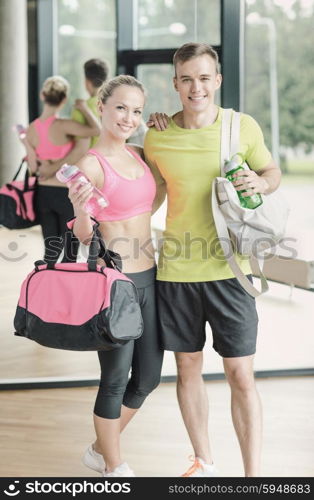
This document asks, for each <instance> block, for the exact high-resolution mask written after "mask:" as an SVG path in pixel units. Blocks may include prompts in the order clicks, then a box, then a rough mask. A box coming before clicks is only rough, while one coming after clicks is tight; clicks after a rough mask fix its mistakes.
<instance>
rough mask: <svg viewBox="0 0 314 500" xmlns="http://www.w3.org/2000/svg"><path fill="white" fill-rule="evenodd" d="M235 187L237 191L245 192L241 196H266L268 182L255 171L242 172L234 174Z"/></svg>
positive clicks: (233, 182)
mask: <svg viewBox="0 0 314 500" xmlns="http://www.w3.org/2000/svg"><path fill="white" fill-rule="evenodd" d="M233 178H234V180H233V181H232V184H233V185H234V187H235V189H236V191H242V190H244V191H245V192H244V193H241V196H252V194H255V193H259V194H264V193H265V192H266V191H267V190H268V188H269V185H268V182H267V181H266V179H263V177H261V176H260V175H258V174H257V173H256V172H254V170H241V171H238V172H236V173H235V174H233Z"/></svg>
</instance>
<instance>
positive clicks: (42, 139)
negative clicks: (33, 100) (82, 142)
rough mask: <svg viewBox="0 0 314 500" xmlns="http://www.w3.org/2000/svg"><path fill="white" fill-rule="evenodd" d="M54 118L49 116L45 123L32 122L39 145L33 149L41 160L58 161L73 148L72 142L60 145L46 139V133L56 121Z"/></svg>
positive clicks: (38, 120) (39, 121)
mask: <svg viewBox="0 0 314 500" xmlns="http://www.w3.org/2000/svg"><path fill="white" fill-rule="evenodd" d="M56 118H57V117H56V116H54V115H53V116H50V117H49V118H46V120H45V121H42V120H40V119H39V118H37V119H36V120H35V121H34V125H35V128H36V131H37V134H38V137H39V144H38V146H37V148H36V149H35V151H36V154H37V156H38V158H39V159H41V160H59V159H60V158H64V157H65V156H66V155H67V154H68V153H69V152H70V151H71V149H72V148H73V146H74V142H73V141H70V142H66V143H65V144H62V145H59V146H58V145H57V144H53V142H51V141H50V140H49V139H48V131H49V128H50V126H51V125H52V123H53V122H54V121H55V120H56Z"/></svg>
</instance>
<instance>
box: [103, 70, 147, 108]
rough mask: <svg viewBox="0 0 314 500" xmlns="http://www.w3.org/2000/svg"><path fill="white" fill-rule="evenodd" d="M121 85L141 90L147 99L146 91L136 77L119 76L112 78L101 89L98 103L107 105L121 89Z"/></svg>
mask: <svg viewBox="0 0 314 500" xmlns="http://www.w3.org/2000/svg"><path fill="white" fill-rule="evenodd" d="M121 85H128V86H129V87H137V88H138V89H140V90H141V91H142V92H143V94H144V97H146V90H145V88H144V86H143V85H142V83H141V82H139V81H138V80H137V79H136V78H134V76H131V75H119V76H115V77H114V78H111V80H108V82H104V83H103V84H102V86H101V87H100V88H99V90H98V93H97V96H98V101H99V102H102V103H103V104H105V102H106V101H107V99H108V98H109V97H111V96H112V94H113V92H114V91H115V89H116V88H118V87H121Z"/></svg>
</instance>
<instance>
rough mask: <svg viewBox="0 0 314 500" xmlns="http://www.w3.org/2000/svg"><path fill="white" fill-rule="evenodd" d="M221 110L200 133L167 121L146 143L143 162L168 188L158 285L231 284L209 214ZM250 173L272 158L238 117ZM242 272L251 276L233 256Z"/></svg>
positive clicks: (245, 118) (246, 119) (252, 124)
mask: <svg viewBox="0 0 314 500" xmlns="http://www.w3.org/2000/svg"><path fill="white" fill-rule="evenodd" d="M221 118H222V108H219V113H218V116H217V119H216V121H215V122H214V123H213V124H212V125H209V126H207V127H203V128H199V129H184V128H181V127H179V126H178V125H176V123H175V122H174V120H173V119H171V121H170V124H169V126H168V128H167V129H166V130H165V131H163V132H158V131H157V130H156V129H155V128H152V129H150V130H149V131H148V132H147V134H146V138H145V143H144V152H145V158H146V160H147V162H148V164H149V166H150V167H151V169H152V172H153V174H154V176H155V179H156V182H157V185H158V184H160V183H163V182H165V183H166V187H167V218H166V229H165V231H164V234H163V243H162V247H161V250H160V254H159V263H158V274H157V279H158V280H161V281H175V282H199V281H213V280H222V279H228V278H233V277H234V274H233V273H232V271H231V269H230V267H229V265H228V263H227V261H226V260H225V258H224V256H223V252H222V249H221V246H220V244H219V242H218V240H217V233H216V229H215V224H214V220H213V216H212V210H211V188H212V182H213V180H214V178H215V177H217V176H219V175H220V129H221ZM239 152H240V153H242V154H243V155H244V157H245V159H246V161H247V163H248V164H249V166H250V168H251V169H253V170H259V169H261V168H263V167H265V166H266V165H267V164H268V163H269V162H270V160H271V154H270V152H269V151H268V149H267V148H266V146H265V144H264V138H263V134H262V131H261V129H260V127H259V125H258V124H257V122H256V121H255V120H254V119H253V118H252V117H251V116H249V115H246V114H241V121H240V147H239ZM237 259H238V262H239V264H240V266H241V269H242V271H243V272H244V273H245V274H249V273H250V272H251V268H250V264H249V262H248V260H247V259H246V258H244V257H240V256H237Z"/></svg>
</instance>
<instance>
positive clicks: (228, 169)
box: [224, 153, 263, 209]
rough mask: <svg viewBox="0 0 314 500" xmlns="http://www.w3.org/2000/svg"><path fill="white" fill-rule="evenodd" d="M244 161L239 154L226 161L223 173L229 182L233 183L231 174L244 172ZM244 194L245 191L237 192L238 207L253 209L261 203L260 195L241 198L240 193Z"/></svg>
mask: <svg viewBox="0 0 314 500" xmlns="http://www.w3.org/2000/svg"><path fill="white" fill-rule="evenodd" d="M243 162H244V159H243V157H242V155H241V154H239V153H237V154H235V155H233V157H232V158H231V160H229V161H226V163H225V165H224V171H225V174H226V178H227V179H228V180H229V181H231V182H232V181H233V180H234V178H233V174H235V173H236V172H239V171H240V170H245V168H244V166H243ZM244 192H245V189H244V190H242V191H237V194H238V197H239V200H240V205H241V207H243V208H250V209H254V208H257V207H259V206H260V205H261V204H262V203H263V199H262V197H261V195H260V194H258V193H256V194H252V195H251V196H242V193H244Z"/></svg>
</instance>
